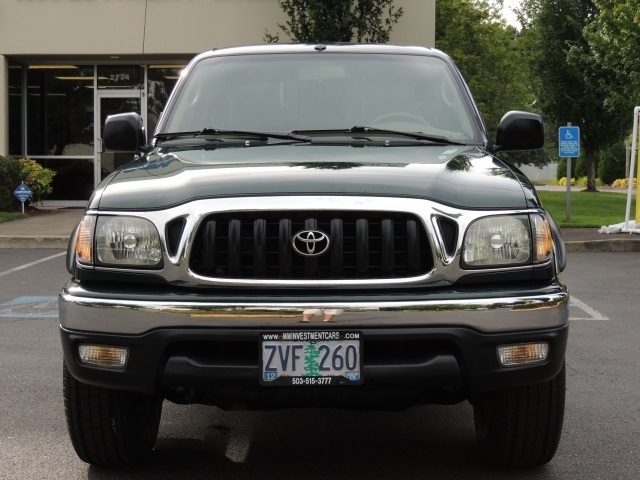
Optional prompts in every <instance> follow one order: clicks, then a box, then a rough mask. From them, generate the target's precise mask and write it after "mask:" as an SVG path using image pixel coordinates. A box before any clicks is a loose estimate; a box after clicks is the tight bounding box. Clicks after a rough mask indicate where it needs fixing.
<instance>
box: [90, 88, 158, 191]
mask: <svg viewBox="0 0 640 480" xmlns="http://www.w3.org/2000/svg"><path fill="white" fill-rule="evenodd" d="M97 96H98V99H97V102H96V106H97V108H96V112H95V116H96V120H95V124H96V125H98V128H96V129H95V134H96V138H95V143H94V145H95V149H96V152H95V158H96V161H95V169H94V183H95V185H96V186H97V185H98V183H100V182H101V181H102V180H103V179H104V178H105V177H106V176H107V175H109V174H110V173H111V172H113V171H114V170H116V169H118V168H120V167H121V166H123V165H126V164H127V163H129V162H131V161H132V160H133V154H130V153H116V152H112V151H110V150H106V149H105V148H104V145H103V142H102V132H103V130H104V122H105V120H106V119H107V117H108V116H109V115H115V114H117V113H127V112H136V113H138V114H140V115H142V117H143V119H144V123H145V125H146V124H147V119H146V111H147V106H146V101H145V96H144V93H143V92H141V91H140V90H127V91H104V92H98V94H97Z"/></svg>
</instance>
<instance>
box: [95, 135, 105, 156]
mask: <svg viewBox="0 0 640 480" xmlns="http://www.w3.org/2000/svg"><path fill="white" fill-rule="evenodd" d="M96 141H97V142H98V153H104V145H103V144H102V139H101V138H96Z"/></svg>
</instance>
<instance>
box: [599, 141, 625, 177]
mask: <svg viewBox="0 0 640 480" xmlns="http://www.w3.org/2000/svg"><path fill="white" fill-rule="evenodd" d="M625 167H626V151H625V146H624V144H623V143H622V142H617V143H613V144H611V145H609V146H607V147H605V148H603V149H601V150H600V151H599V152H598V177H600V178H601V179H602V181H603V182H604V183H605V184H607V185H611V184H613V182H615V181H616V179H618V178H624V176H625V175H626V174H627V172H626V171H625Z"/></svg>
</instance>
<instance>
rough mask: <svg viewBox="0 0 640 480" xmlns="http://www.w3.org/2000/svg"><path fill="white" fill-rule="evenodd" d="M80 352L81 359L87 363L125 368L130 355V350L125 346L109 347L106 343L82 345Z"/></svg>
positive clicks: (79, 348)
mask: <svg viewBox="0 0 640 480" xmlns="http://www.w3.org/2000/svg"><path fill="white" fill-rule="evenodd" d="M78 354H79V355H80V361H81V362H82V363H84V364H85V365H93V366H96V367H107V368H124V366H125V365H126V364H127V358H128V357H129V350H128V349H127V348H124V347H108V346H106V345H80V346H79V347H78Z"/></svg>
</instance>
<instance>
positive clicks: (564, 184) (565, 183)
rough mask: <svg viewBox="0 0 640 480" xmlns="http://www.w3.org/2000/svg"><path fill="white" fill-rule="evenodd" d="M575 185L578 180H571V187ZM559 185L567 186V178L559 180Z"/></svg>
mask: <svg viewBox="0 0 640 480" xmlns="http://www.w3.org/2000/svg"><path fill="white" fill-rule="evenodd" d="M575 184H576V179H575V178H572V179H571V185H575ZM558 185H562V186H566V185H567V177H562V178H561V179H560V180H558Z"/></svg>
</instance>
